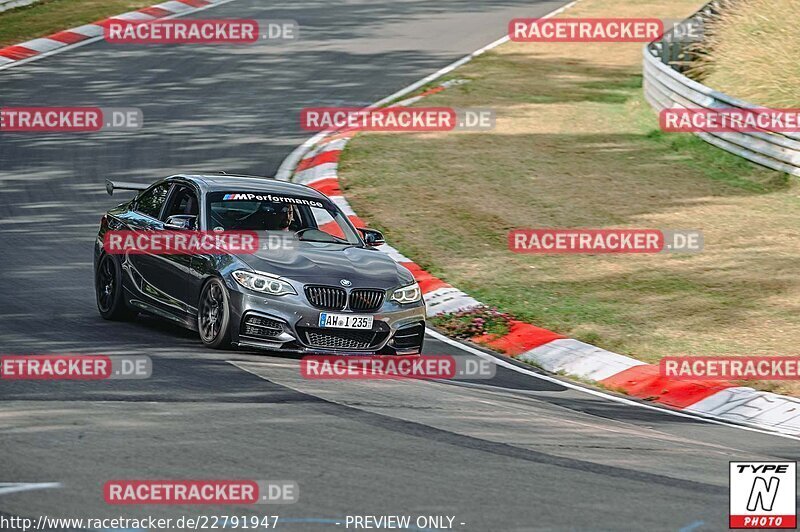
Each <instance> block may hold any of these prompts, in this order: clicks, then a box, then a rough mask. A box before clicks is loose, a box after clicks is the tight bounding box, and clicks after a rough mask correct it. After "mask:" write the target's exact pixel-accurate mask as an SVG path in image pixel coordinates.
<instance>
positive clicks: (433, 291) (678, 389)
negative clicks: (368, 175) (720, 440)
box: [282, 82, 800, 436]
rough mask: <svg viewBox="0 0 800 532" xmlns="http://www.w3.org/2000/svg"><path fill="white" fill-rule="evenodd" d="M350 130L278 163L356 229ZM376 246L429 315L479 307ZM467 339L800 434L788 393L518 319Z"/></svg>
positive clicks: (640, 393) (706, 411) (690, 407)
mask: <svg viewBox="0 0 800 532" xmlns="http://www.w3.org/2000/svg"><path fill="white" fill-rule="evenodd" d="M453 83H455V82H449V83H445V84H443V85H441V86H439V87H436V88H434V89H431V90H429V91H426V92H424V93H422V94H420V95H418V96H415V97H413V98H409V99H406V100H403V101H401V102H398V103H396V104H395V105H398V106H405V105H409V104H411V103H413V102H416V101H418V100H419V99H421V98H423V97H425V96H427V95H429V94H432V93H435V92H439V91H441V90H444V89H445V88H446V87H447V86H448V85H451V84H453ZM354 135H355V132H352V131H350V132H348V131H335V132H329V133H323V134H320V135H317V136H316V137H314V139H313V141H312V142H309V143H306V144H304V145H303V147H302V148H301V150H300V152H299V153H295V154H292V156H290V158H289V160H291V161H296V164H295V166H294V169H293V171H291V170H290V171H289V172H288V173H287V172H286V169H285V168H284V167H282V168H283V170H284V172H283V174H284V175H283V176H282V177H283V178H287V179H289V180H291V181H293V182H295V183H301V184H304V185H307V186H310V187H312V188H314V189H316V190H318V191H320V192H322V193H324V194H326V195H328V196H329V197H330V198H331V199H332V200H333V201H334V203H336V205H338V206H339V207H340V208H341V209H342V211H343V212H344V213H345V214H346V215H347V217H348V218H349V219H350V220H351V221H352V222H353V224H354V225H355V226H356V227H366V223H365V222H364V221H363V220H362V219H360V218H359V217H358V216H357V215H356V213H355V212H354V211H353V209H352V207H350V204H349V203H348V202H347V199H346V198H345V197H344V195H343V194H342V191H341V189H340V188H339V176H338V165H339V158H340V156H341V154H342V150H344V148H345V146H346V145H347V142H348V141H349V140H350V139H351V138H352V137H353V136H354ZM379 249H380V250H382V251H383V252H385V253H388V254H389V255H390V256H391V257H392V258H393V259H394V260H396V261H397V262H398V263H400V264H402V265H403V266H405V267H406V268H408V269H409V270H411V272H412V273H413V274H414V277H415V278H416V280H417V282H418V283H419V285H420V288H421V289H422V292H423V294H424V297H425V302H426V304H427V307H428V315H429V316H434V315H437V314H443V313H448V312H454V311H458V310H466V309H470V308H475V307H477V306H479V305H481V303H480V302H479V301H477V300H476V299H475V298H473V297H471V296H469V295H468V294H466V293H465V292H462V291H461V290H459V289H458V288H455V287H454V286H452V285H450V284H448V283H446V282H444V281H442V280H441V279H439V278H437V277H434V276H433V275H431V274H430V273H428V272H426V271H425V270H423V269H422V268H421V267H420V266H419V265H417V264H416V263H414V262H413V261H412V260H411V259H409V258H408V257H406V256H404V255H403V254H401V253H400V252H399V251H398V250H396V249H395V248H393V247H391V246H389V245H384V246H381V247H380V248H379ZM473 340H474V341H476V342H478V343H480V344H481V345H484V346H487V347H489V348H494V349H497V350H499V351H502V352H503V353H505V354H507V355H510V356H512V357H515V358H517V359H519V360H524V361H526V362H530V363H533V364H535V365H537V366H539V367H541V368H542V369H544V370H546V371H549V372H553V373H564V374H566V375H572V376H576V377H579V378H583V379H589V380H591V381H594V382H597V383H600V384H602V385H604V386H606V387H608V388H609V389H612V390H617V391H622V392H624V393H626V394H627V395H629V396H632V397H636V398H639V399H647V400H650V401H653V402H656V403H660V404H663V405H667V406H669V407H672V408H674V409H678V410H682V411H685V412H687V413H692V414H697V415H700V416H703V417H709V418H715V419H720V420H724V421H733V422H736V423H739V424H743V425H747V426H751V427H755V428H759V429H768V430H771V431H777V432H780V433H783V434H789V435H795V436H798V435H800V400H798V399H795V398H792V397H786V396H781V395H777V394H774V393H770V392H762V391H758V390H754V389H753V388H746V387H739V386H736V385H735V384H734V383H732V382H724V381H713V382H712V381H684V380H670V379H667V378H664V377H662V376H661V374H660V370H659V366H658V365H657V364H646V363H644V362H641V361H639V360H636V359H634V358H631V357H627V356H624V355H620V354H617V353H612V352H611V351H606V350H605V349H601V348H599V347H596V346H593V345H590V344H587V343H584V342H580V341H578V340H574V339H571V338H566V337H564V336H562V335H560V334H557V333H554V332H552V331H548V330H546V329H542V328H539V327H536V326H534V325H531V324H529V323H523V322H519V321H513V322H512V323H511V327H510V331H509V333H508V334H507V335H505V336H503V337H500V338H485V339H482V338H474V339H473Z"/></svg>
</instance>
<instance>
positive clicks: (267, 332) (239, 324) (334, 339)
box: [227, 281, 425, 355]
mask: <svg viewBox="0 0 800 532" xmlns="http://www.w3.org/2000/svg"><path fill="white" fill-rule="evenodd" d="M227 284H228V288H229V295H230V308H231V323H230V326H231V341H232V342H233V343H234V344H236V345H239V346H240V347H249V348H256V349H266V350H270V351H282V352H292V353H307V354H348V355H374V354H385V355H410V354H419V353H421V351H422V343H423V338H424V335H425V303H424V302H423V301H419V302H417V303H412V304H408V305H400V304H398V303H395V302H393V301H385V302H384V303H383V305H382V306H381V308H380V309H378V310H377V311H374V312H352V311H348V310H343V311H338V310H337V311H327V310H320V309H318V308H314V307H313V306H312V305H311V304H310V303H309V302H308V301H307V300H306V298H305V296H304V295H302V294H303V292H302V290H298V294H299V295H285V296H279V297H275V296H269V295H266V294H265V295H258V294H255V293H253V292H250V291H247V290H244V289H242V288H241V287H239V286H238V285H237V284H236V283H235V282H234V281H228V283H227ZM322 312H328V313H330V312H335V313H339V314H353V315H359V316H364V315H369V316H372V317H373V326H372V329H371V330H364V329H333V328H320V327H319V316H320V313H322Z"/></svg>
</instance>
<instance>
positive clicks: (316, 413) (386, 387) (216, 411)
mask: <svg viewBox="0 0 800 532" xmlns="http://www.w3.org/2000/svg"><path fill="white" fill-rule="evenodd" d="M562 3H563V2H533V1H530V0H528V1H513V0H508V1H502V2H485V3H482V2H471V1H458V2H457V1H433V0H418V1H396V2H386V3H381V4H374V3H368V2H322V1H319V2H258V1H255V0H237V1H235V2H232V3H229V4H225V5H222V6H218V7H215V8H213V9H211V10H209V11H205V12H202V13H199V14H196V15H194V17H196V18H229V17H230V18H256V19H268V18H277V19H295V20H297V21H298V22H299V23H300V25H301V28H302V30H301V31H302V40H301V41H300V42H297V43H284V44H278V45H276V44H269V45H267V44H264V45H256V46H244V47H236V46H229V47H226V46H165V47H119V46H116V47H115V46H112V45H108V44H105V43H95V44H91V45H88V46H86V47H82V48H78V49H75V50H71V51H68V52H66V53H63V54H59V55H55V56H53V57H49V58H45V59H43V60H41V61H36V62H33V63H30V64H27V65H24V66H21V67H19V68H14V69H10V70H7V71H4V72H0V104H2V105H4V106H37V105H41V106H44V105H46V106H70V105H73V106H78V105H82V106H108V107H111V106H117V107H131V106H132V107H139V108H141V109H142V110H143V111H144V116H145V127H144V129H142V130H141V131H139V132H137V133H96V134H58V135H56V134H49V135H32V134H9V133H6V134H1V135H0V243H1V244H0V250H2V259H0V302H2V306H1V307H0V309H1V310H0V341H1V342H2V343H1V344H0V345H2V352H3V353H30V354H44V353H87V354H92V353H104V354H146V355H149V356H150V357H152V359H153V361H154V375H153V377H152V378H151V379H148V380H144V381H106V382H95V383H75V382H71V383H52V382H50V383H32V382H24V383H10V382H7V381H6V382H0V400H2V402H0V482H11V483H15V482H58V483H61V486H60V487H59V488H53V489H43V490H33V491H26V492H16V493H5V494H3V492H2V491H1V490H0V512H3V513H5V514H7V515H17V516H33V517H37V516H39V515H47V516H57V517H115V516H119V515H122V516H128V517H142V516H147V515H153V516H157V517H173V518H177V517H180V516H182V515H190V516H193V515H200V514H205V515H226V514H227V515H230V514H234V513H235V514H238V515H259V514H270V515H275V514H277V515H279V516H280V518H281V521H279V528H280V529H284V530H312V531H313V530H334V529H336V530H342V529H345V527H344V524H342V525H337V524H335V523H336V522H341V523H344V519H345V516H347V515H412V516H417V515H448V516H454V517H455V529H456V530H474V531H486V530H490V531H511V530H682V529H683V530H720V529H725V528H727V523H726V515H727V504H728V496H727V483H728V478H727V477H728V473H727V471H728V469H727V468H728V461H730V460H748V459H753V460H775V459H789V460H797V458H798V456H799V455H800V452H798V444H797V442H796V441H794V440H790V439H785V438H780V437H777V436H771V435H766V434H761V433H757V432H750V431H744V430H742V429H740V428H736V427H730V426H722V425H713V424H709V423H705V422H702V421H697V420H692V419H686V418H680V417H676V416H673V415H669V414H665V413H660V412H657V411H653V410H648V409H645V408H640V407H636V406H630V405H624V404H620V403H618V402H614V401H611V400H608V399H605V398H602V397H597V396H593V395H590V394H587V393H585V392H581V391H576V390H572V389H568V388H567V387H564V386H561V385H559V384H554V383H551V382H547V381H544V380H540V379H536V378H533V377H530V376H527V375H523V374H521V373H518V372H514V371H511V370H509V369H502V368H501V369H499V371H498V373H497V376H496V377H495V378H494V379H492V380H490V381H486V382H482V383H472V384H464V383H446V382H417V381H414V382H396V381H390V382H386V381H380V382H365V381H359V382H354V381H348V382H342V381H337V382H323V381H308V380H303V379H301V378H300V377H299V375H298V368H297V366H298V362H297V360H294V359H291V358H280V357H272V356H265V355H263V354H258V353H251V352H245V351H227V352H213V351H209V350H205V349H203V348H202V347H201V346H200V345H199V341H198V340H197V339H196V337H195V335H194V333H191V332H189V331H184V330H181V329H178V328H175V327H173V326H171V325H165V324H163V323H160V322H159V321H157V320H155V319H147V318H140V319H139V320H138V321H136V322H133V323H109V322H104V321H103V320H101V319H100V317H99V316H98V314H97V311H96V308H95V303H94V295H93V290H92V268H91V249H92V242H93V238H94V235H95V234H96V228H97V223H98V220H99V216H100V214H101V213H102V212H104V211H105V210H106V209H107V208H109V207H111V206H112V205H114V204H115V203H117V202H118V201H117V200H116V199H112V198H109V197H108V196H106V195H105V192H104V189H103V179H104V178H106V177H115V178H118V179H147V180H149V179H154V178H157V177H160V176H164V175H169V174H172V173H177V172H181V171H195V170H219V169H224V170H227V171H238V172H246V173H253V174H271V173H274V172H275V170H276V169H277V167H278V165H279V164H280V162H281V161H282V160H283V158H284V157H285V156H286V155H287V154H288V153H289V152H290V151H291V149H292V148H293V147H294V146H296V145H297V144H299V143H300V142H302V140H304V139H305V138H306V137H307V136H308V135H307V134H304V133H303V132H302V131H301V130H300V128H299V127H298V114H299V110H300V109H301V108H302V107H308V106H323V105H363V104H367V103H371V102H373V101H376V100H378V99H380V98H382V97H384V96H386V95H388V94H390V93H392V92H394V91H396V90H398V89H399V88H401V87H403V86H405V85H407V84H409V83H412V82H414V81H416V80H418V79H420V78H421V77H423V76H425V75H427V74H430V73H432V72H434V71H435V70H437V69H439V68H441V67H442V66H444V65H446V64H448V63H450V62H451V61H453V60H455V59H458V58H459V57H461V56H463V55H464V54H466V53H469V52H471V51H473V50H475V49H477V48H479V47H481V46H483V45H485V44H487V43H488V42H491V41H493V40H494V39H496V38H498V37H499V36H501V35H502V34H503V32H504V29H505V27H506V24H507V21H508V20H509V19H510V18H512V17H515V16H537V15H542V14H544V13H547V12H549V11H551V10H553V9H554V8H556V7H558V6H559V5H560V4H562ZM483 4H485V5H483ZM398 204H402V202H398ZM427 352H428V353H430V354H453V355H457V356H461V355H462V352H461V351H459V350H458V349H456V348H454V347H452V346H450V345H447V344H443V343H440V342H438V341H436V340H433V339H429V340H428V342H427ZM137 478H138V479H147V478H162V479H168V478H175V479H190V478H195V479H213V478H219V479H224V478H248V479H281V480H286V479H291V480H295V481H297V482H298V484H299V486H300V502H298V503H297V504H293V505H286V506H260V505H259V506H248V507H235V508H230V507H212V508H207V507H188V506H184V507H169V506H159V507H154V506H149V507H118V506H108V505H106V504H105V503H104V501H103V497H102V485H103V483H104V482H106V481H107V480H110V479H137ZM461 523H463V524H461Z"/></svg>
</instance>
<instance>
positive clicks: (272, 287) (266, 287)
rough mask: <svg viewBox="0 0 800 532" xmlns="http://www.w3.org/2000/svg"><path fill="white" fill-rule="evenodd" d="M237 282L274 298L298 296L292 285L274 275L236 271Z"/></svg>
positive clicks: (234, 273) (234, 274)
mask: <svg viewBox="0 0 800 532" xmlns="http://www.w3.org/2000/svg"><path fill="white" fill-rule="evenodd" d="M233 278H234V279H236V282H237V283H239V284H240V285H242V286H244V287H245V288H247V289H249V290H254V291H256V292H264V293H265V294H270V295H273V296H283V295H286V294H297V292H295V291H294V288H293V287H292V285H290V284H289V283H287V282H286V281H284V280H283V279H281V278H280V277H275V276H272V275H267V274H265V273H255V272H249V271H247V270H236V271H235V272H233Z"/></svg>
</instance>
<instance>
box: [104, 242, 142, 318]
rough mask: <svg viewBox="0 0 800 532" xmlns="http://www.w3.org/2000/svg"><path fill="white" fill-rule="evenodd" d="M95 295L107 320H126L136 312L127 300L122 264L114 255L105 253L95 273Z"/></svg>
mask: <svg viewBox="0 0 800 532" xmlns="http://www.w3.org/2000/svg"><path fill="white" fill-rule="evenodd" d="M94 295H95V300H96V301H97V310H98V311H99V312H100V316H102V317H103V319H105V320H111V321H125V320H129V319H131V318H133V317H134V316H135V315H136V312H134V311H133V310H131V309H130V308H129V307H128V304H127V303H126V302H125V297H124V289H123V287H122V266H121V265H120V263H119V259H117V257H116V256H114V255H107V254H106V255H103V256H102V257H101V258H100V262H99V263H98V264H97V271H96V272H95V274H94Z"/></svg>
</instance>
